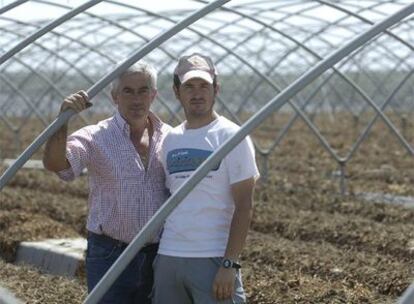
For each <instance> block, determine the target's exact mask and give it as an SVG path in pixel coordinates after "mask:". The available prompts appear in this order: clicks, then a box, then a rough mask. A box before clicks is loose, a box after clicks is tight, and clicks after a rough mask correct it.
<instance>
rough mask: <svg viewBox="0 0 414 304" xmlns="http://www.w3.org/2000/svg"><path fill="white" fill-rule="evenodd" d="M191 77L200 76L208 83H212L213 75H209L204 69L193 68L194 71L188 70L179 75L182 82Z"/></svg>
mask: <svg viewBox="0 0 414 304" xmlns="http://www.w3.org/2000/svg"><path fill="white" fill-rule="evenodd" d="M193 78H201V79H203V80H205V81H207V82H208V83H210V84H212V83H213V77H212V76H211V74H210V73H208V72H205V71H200V70H194V71H189V72H187V73H185V74H184V75H182V76H181V77H180V81H181V83H184V82H186V81H188V80H190V79H193Z"/></svg>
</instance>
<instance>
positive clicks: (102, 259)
mask: <svg viewBox="0 0 414 304" xmlns="http://www.w3.org/2000/svg"><path fill="white" fill-rule="evenodd" d="M105 238H107V237H101V236H98V235H96V234H92V233H90V234H89V235H88V249H87V252H86V273H87V281H88V291H89V292H91V291H92V289H93V288H94V287H95V285H96V284H98V282H99V281H100V279H101V278H102V277H103V276H104V275H105V273H106V271H107V270H108V269H109V268H110V267H111V266H112V264H113V263H114V262H115V261H116V260H117V258H118V257H119V256H120V255H121V254H122V251H123V250H124V249H125V248H126V244H121V243H120V242H117V241H115V240H113V239H109V238H107V239H105ZM157 250H158V246H154V245H152V246H149V247H144V248H143V249H141V251H140V252H139V253H138V254H137V255H136V257H135V258H134V259H133V260H132V261H131V263H130V264H129V265H128V266H127V268H126V269H125V270H124V271H123V272H122V274H121V275H120V276H119V277H118V279H117V280H116V281H115V282H114V284H113V285H112V286H111V287H110V288H109V290H108V291H107V292H106V294H105V295H104V296H103V297H102V299H101V300H100V302H99V303H102V304H103V303H119V304H124V303H127V304H129V303H131V304H132V303H139V304H151V299H150V298H149V295H150V293H151V290H152V285H153V270H152V262H153V260H154V258H155V255H156V254H157Z"/></svg>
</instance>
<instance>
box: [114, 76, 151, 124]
mask: <svg viewBox="0 0 414 304" xmlns="http://www.w3.org/2000/svg"><path fill="white" fill-rule="evenodd" d="M156 95H157V91H156V90H152V89H151V87H150V82H149V79H148V76H145V75H144V74H143V73H134V74H130V75H125V76H123V77H122V78H121V79H120V82H119V85H118V90H117V91H116V92H113V93H112V98H113V100H114V103H115V104H116V105H117V106H118V110H119V113H120V114H121V115H122V117H123V118H124V119H125V120H126V121H127V122H128V123H132V122H134V121H136V120H140V119H142V118H145V117H147V116H148V113H149V109H150V106H151V103H152V101H153V100H154V98H155V96H156Z"/></svg>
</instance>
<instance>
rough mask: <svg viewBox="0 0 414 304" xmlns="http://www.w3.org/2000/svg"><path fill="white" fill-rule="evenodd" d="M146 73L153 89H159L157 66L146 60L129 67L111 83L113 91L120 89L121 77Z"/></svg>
mask: <svg viewBox="0 0 414 304" xmlns="http://www.w3.org/2000/svg"><path fill="white" fill-rule="evenodd" d="M141 73H142V74H144V75H145V76H146V77H147V79H148V82H149V83H148V84H149V87H150V89H151V90H156V89H157V71H156V70H155V68H154V67H153V66H152V65H151V64H149V63H147V62H144V61H139V62H137V63H135V64H133V65H131V66H130V67H129V68H127V69H126V70H125V71H124V72H122V73H121V74H120V75H119V76H118V77H117V78H116V79H115V80H114V81H112V83H111V93H115V92H116V91H118V86H119V83H120V81H121V78H122V77H124V76H127V75H132V74H141Z"/></svg>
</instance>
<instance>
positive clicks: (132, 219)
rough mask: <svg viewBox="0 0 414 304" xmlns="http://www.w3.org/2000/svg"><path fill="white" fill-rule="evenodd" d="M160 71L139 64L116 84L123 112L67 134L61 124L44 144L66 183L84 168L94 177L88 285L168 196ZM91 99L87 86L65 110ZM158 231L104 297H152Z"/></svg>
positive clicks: (51, 164) (81, 107) (139, 300)
mask: <svg viewBox="0 0 414 304" xmlns="http://www.w3.org/2000/svg"><path fill="white" fill-rule="evenodd" d="M156 82H157V74H156V71H155V70H154V68H153V67H152V66H150V65H148V64H146V63H137V64H135V65H133V66H132V67H130V68H129V69H128V70H126V71H125V72H124V73H123V74H122V75H120V77H119V78H118V79H117V80H115V81H114V82H113V83H112V91H111V94H112V98H113V101H114V103H115V105H116V106H117V108H118V111H117V112H116V113H115V115H114V116H113V117H111V118H108V119H105V120H102V121H100V122H98V123H97V124H96V125H90V126H86V127H84V128H81V129H80V130H78V131H76V132H74V133H73V134H72V135H70V136H69V137H68V136H67V125H65V126H63V127H62V128H61V129H60V130H59V131H58V132H57V133H56V134H55V135H54V136H52V137H51V138H50V139H49V141H48V142H47V144H46V148H45V153H44V158H43V163H44V165H45V167H46V168H47V169H48V170H51V171H54V172H56V173H57V174H58V175H59V177H60V178H62V179H63V180H66V181H70V180H73V179H74V178H76V177H78V176H79V175H80V174H81V172H82V170H83V169H84V168H87V170H88V177H89V188H90V192H89V200H88V204H89V214H88V220H87V230H88V248H87V253H86V270H87V281H88V290H89V291H91V290H92V289H93V287H94V286H95V285H96V284H97V283H98V282H99V280H100V279H101V278H102V276H103V275H104V274H105V273H106V271H107V270H108V269H109V268H110V267H111V265H112V264H113V263H114V262H115V261H116V259H117V258H118V257H119V256H120V255H121V253H122V251H123V250H124V249H125V248H126V246H127V245H128V243H129V242H130V241H131V240H132V239H133V238H134V236H135V235H136V234H137V233H138V232H139V231H140V229H141V228H142V227H143V226H144V224H145V223H146V222H147V221H148V220H149V219H150V218H151V217H152V216H153V214H154V213H155V212H156V211H157V209H158V208H159V207H160V206H161V205H162V203H163V202H164V200H165V199H166V191H165V186H164V183H165V176H164V172H163V169H162V164H161V160H160V157H159V153H158V152H159V150H160V145H161V141H162V140H163V138H164V136H165V134H166V132H167V131H168V130H169V128H170V127H169V126H168V125H166V124H164V123H163V122H162V121H161V120H160V119H159V118H158V117H157V116H155V115H154V114H153V113H152V112H151V111H150V106H151V104H152V103H153V101H154V99H155V96H156V94H157V87H156ZM89 105H90V103H89V99H88V96H87V94H86V92H85V91H79V92H77V93H75V94H72V95H70V96H68V97H67V98H66V99H65V100H64V102H63V104H62V106H61V112H62V111H65V110H66V109H69V108H70V109H73V110H75V111H77V112H80V111H82V110H84V109H85V108H87V107H88V106H89ZM158 238H159V236H154V238H153V240H152V243H150V244H148V245H147V246H145V247H144V248H143V249H142V250H141V251H140V252H139V253H138V254H137V256H136V257H135V259H134V260H133V261H132V262H131V264H130V265H129V266H128V267H127V269H126V270H125V271H124V272H123V273H122V274H121V276H120V277H119V278H118V280H117V281H116V282H115V283H114V285H113V286H112V287H111V288H110V290H109V291H108V292H107V293H106V294H105V296H104V297H103V299H102V301H101V303H151V301H150V299H149V298H148V295H149V293H150V292H151V289H152V281H153V275H152V262H153V258H154V257H155V254H156V252H157V249H158V241H159V239H158Z"/></svg>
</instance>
